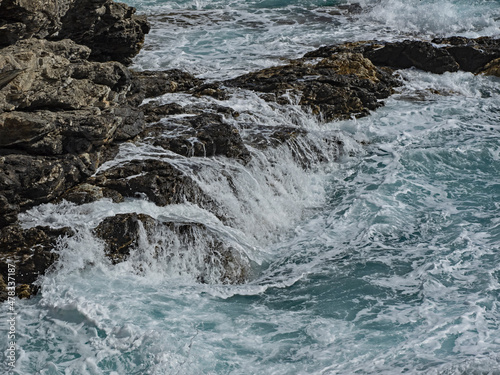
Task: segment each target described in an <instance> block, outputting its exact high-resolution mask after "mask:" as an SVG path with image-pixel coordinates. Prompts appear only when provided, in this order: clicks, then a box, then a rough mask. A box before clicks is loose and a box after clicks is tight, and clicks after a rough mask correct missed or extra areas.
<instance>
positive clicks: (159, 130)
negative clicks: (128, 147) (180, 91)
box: [142, 113, 251, 163]
mask: <svg viewBox="0 0 500 375" xmlns="http://www.w3.org/2000/svg"><path fill="white" fill-rule="evenodd" d="M142 139H144V141H145V142H148V143H151V144H153V145H155V146H161V147H163V148H165V149H167V150H170V151H173V152H175V153H177V154H179V155H183V156H188V157H191V156H202V157H208V156H217V155H222V156H226V157H228V158H234V159H238V160H240V161H241V162H243V163H248V162H249V161H250V159H251V155H250V152H249V151H248V150H247V148H246V147H245V145H244V144H243V141H242V139H241V136H240V134H239V132H238V130H237V129H236V128H235V127H234V126H232V125H230V124H229V123H227V122H225V121H224V119H223V118H222V116H220V115H218V114H211V113H206V114H202V115H198V116H195V117H184V118H176V119H168V120H166V121H163V122H160V123H158V124H156V125H154V126H151V127H149V128H147V129H146V130H145V132H144V133H143V135H142Z"/></svg>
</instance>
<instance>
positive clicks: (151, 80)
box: [133, 69, 203, 98]
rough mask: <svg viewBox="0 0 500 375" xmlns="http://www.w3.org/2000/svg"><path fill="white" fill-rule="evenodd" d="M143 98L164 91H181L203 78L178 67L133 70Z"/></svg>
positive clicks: (188, 88) (186, 89) (193, 86)
mask: <svg viewBox="0 0 500 375" xmlns="http://www.w3.org/2000/svg"><path fill="white" fill-rule="evenodd" d="M133 76H134V80H135V81H137V82H138V85H139V87H140V90H141V92H142V94H143V96H144V97H145V98H152V97H156V96H160V95H163V94H166V93H172V92H183V91H188V90H190V89H193V88H195V87H197V86H199V85H201V84H202V83H203V80H201V79H199V78H195V77H194V76H193V75H191V74H189V73H186V72H183V71H181V70H178V69H171V70H164V71H148V70H145V71H142V72H133Z"/></svg>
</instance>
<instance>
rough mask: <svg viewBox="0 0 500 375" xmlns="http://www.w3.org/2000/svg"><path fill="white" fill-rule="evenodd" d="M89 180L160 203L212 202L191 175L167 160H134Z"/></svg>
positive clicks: (161, 204)
mask: <svg viewBox="0 0 500 375" xmlns="http://www.w3.org/2000/svg"><path fill="white" fill-rule="evenodd" d="M87 182H88V183H89V184H92V185H95V186H100V187H103V188H109V189H112V190H115V191H117V192H118V193H119V194H121V195H122V196H123V197H132V198H134V197H138V196H146V197H147V198H148V199H149V200H150V201H152V202H154V203H156V204H157V205H159V206H166V205H168V204H177V203H183V202H185V201H188V202H192V203H197V204H200V205H201V206H204V205H205V206H206V205H207V203H209V202H211V199H210V198H209V197H208V196H207V195H206V194H205V193H204V192H203V190H202V189H201V188H200V187H199V186H198V185H197V184H196V182H195V181H194V180H193V179H192V178H191V177H189V176H188V175H187V174H185V173H184V172H182V171H181V170H180V169H178V168H177V167H175V166H174V165H173V164H171V163H169V162H168V161H164V160H157V159H146V160H133V161H130V162H128V163H124V164H122V165H118V166H115V167H112V168H110V169H107V170H105V171H104V172H101V173H99V174H98V175H96V176H94V177H92V178H90V179H88V180H87Z"/></svg>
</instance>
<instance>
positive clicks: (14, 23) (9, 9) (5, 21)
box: [0, 0, 75, 46]
mask: <svg viewBox="0 0 500 375" xmlns="http://www.w3.org/2000/svg"><path fill="white" fill-rule="evenodd" d="M74 1H75V0H44V1H41V0H21V1H20V0H2V1H1V2H0V46H7V45H10V44H14V43H16V42H17V41H18V40H19V39H27V38H32V37H35V38H45V37H47V36H49V35H52V34H54V33H56V32H57V31H58V30H59V28H60V27H61V20H60V17H61V16H62V15H63V14H64V12H65V11H67V10H68V8H69V6H70V5H71V4H72V3H73V2H74Z"/></svg>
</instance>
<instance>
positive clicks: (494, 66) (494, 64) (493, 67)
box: [481, 58, 500, 77]
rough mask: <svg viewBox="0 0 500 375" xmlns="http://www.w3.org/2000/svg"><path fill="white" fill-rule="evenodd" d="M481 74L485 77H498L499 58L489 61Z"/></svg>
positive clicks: (499, 73)
mask: <svg viewBox="0 0 500 375" xmlns="http://www.w3.org/2000/svg"><path fill="white" fill-rule="evenodd" d="M481 73H482V74H484V75H487V76H496V77H500V58H499V59H495V60H493V61H491V62H490V63H489V64H488V65H486V66H485V67H484V70H483V71H482V72H481Z"/></svg>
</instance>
